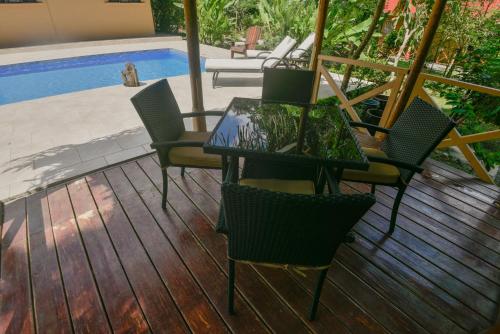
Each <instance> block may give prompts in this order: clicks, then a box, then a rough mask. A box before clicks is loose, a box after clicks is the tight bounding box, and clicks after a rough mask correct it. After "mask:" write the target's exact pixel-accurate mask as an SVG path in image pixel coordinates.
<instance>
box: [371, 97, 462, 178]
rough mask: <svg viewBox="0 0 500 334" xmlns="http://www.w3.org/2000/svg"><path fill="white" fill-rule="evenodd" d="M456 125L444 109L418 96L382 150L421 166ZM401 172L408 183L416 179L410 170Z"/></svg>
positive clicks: (385, 141)
mask: <svg viewBox="0 0 500 334" xmlns="http://www.w3.org/2000/svg"><path fill="white" fill-rule="evenodd" d="M454 126H455V122H453V121H452V120H451V119H450V118H449V117H448V116H446V115H445V114H444V113H443V112H442V111H441V110H439V109H437V108H435V107H433V106H432V105H430V104H429V103H427V102H425V101H423V100H422V99H420V98H418V97H416V98H415V99H414V100H413V101H412V103H411V104H410V105H409V107H408V108H407V109H406V110H405V111H404V112H403V113H401V115H400V116H399V118H398V119H397V120H396V122H395V123H394V125H393V126H392V128H391V133H390V134H389V135H388V136H387V137H386V139H385V140H384V142H383V143H382V146H381V148H382V150H383V151H384V152H385V153H386V154H387V156H388V157H389V158H392V159H395V160H400V161H404V162H407V163H410V164H414V165H420V164H422V163H423V162H424V160H425V159H426V158H427V157H428V156H429V155H430V154H431V152H432V151H433V150H434V149H435V148H436V146H437V145H438V144H439V143H440V142H441V140H443V139H444V137H446V135H447V134H448V133H449V132H450V131H451V129H453V127H454ZM400 173H401V178H402V179H403V181H405V182H406V183H407V182H409V181H410V179H411V178H412V176H413V172H411V171H409V170H406V169H400Z"/></svg>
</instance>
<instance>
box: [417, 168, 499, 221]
mask: <svg viewBox="0 0 500 334" xmlns="http://www.w3.org/2000/svg"><path fill="white" fill-rule="evenodd" d="M433 175H435V174H433ZM436 179H437V180H436ZM413 180H414V181H413V182H412V185H413V186H415V187H417V188H418V189H420V190H425V187H423V186H424V185H425V186H427V187H430V188H433V189H435V190H437V191H439V192H441V193H442V194H445V195H449V196H451V197H453V198H454V200H457V201H458V204H459V206H462V205H470V206H472V207H474V208H475V209H477V210H480V211H482V212H485V213H487V214H489V215H491V216H493V217H494V218H496V219H500V210H499V208H498V207H497V206H496V205H495V203H494V201H493V200H491V199H489V198H488V197H486V196H481V195H480V193H477V192H474V191H469V192H468V195H470V196H467V197H465V196H464V189H468V188H467V187H460V186H454V184H453V183H452V184H451V185H446V184H443V183H441V182H439V181H438V180H439V176H438V177H434V176H433V177H430V178H425V177H423V176H422V175H420V174H418V173H417V174H415V176H414V177H413ZM428 194H429V195H430V194H431V193H428ZM431 196H432V195H431ZM477 197H479V198H477Z"/></svg>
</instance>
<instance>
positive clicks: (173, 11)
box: [151, 0, 184, 33]
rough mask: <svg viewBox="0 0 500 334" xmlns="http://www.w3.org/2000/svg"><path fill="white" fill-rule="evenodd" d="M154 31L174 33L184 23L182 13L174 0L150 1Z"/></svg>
mask: <svg viewBox="0 0 500 334" xmlns="http://www.w3.org/2000/svg"><path fill="white" fill-rule="evenodd" d="M151 9H152V11H153V22H154V25H155V31H156V32H160V33H176V32H178V29H179V26H181V25H183V23H184V13H183V12H182V8H179V6H178V3H177V1H176V0H151Z"/></svg>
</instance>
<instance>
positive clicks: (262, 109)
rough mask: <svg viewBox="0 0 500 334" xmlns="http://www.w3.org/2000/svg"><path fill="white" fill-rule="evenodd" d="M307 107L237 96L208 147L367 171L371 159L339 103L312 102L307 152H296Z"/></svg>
mask: <svg viewBox="0 0 500 334" xmlns="http://www.w3.org/2000/svg"><path fill="white" fill-rule="evenodd" d="M303 108H304V107H303V106H296V105H290V104H282V103H264V102H263V101H262V100H260V99H248V98H239V97H236V98H234V99H233V100H232V101H231V103H230V105H229V106H228V108H227V110H226V112H225V113H224V115H223V117H222V118H221V119H220V120H219V123H218V124H217V126H216V127H215V129H214V131H213V132H212V135H211V136H210V138H209V140H208V141H207V142H206V143H205V145H204V146H203V149H204V151H205V152H206V153H213V154H220V155H223V156H224V155H225V156H233V157H234V156H238V157H252V158H262V159H268V160H278V161H284V162H287V161H289V162H304V163H308V162H309V163H315V164H317V163H321V164H322V165H326V166H331V167H336V168H350V169H361V170H366V169H368V167H369V164H368V160H367V158H366V156H365V154H364V153H363V151H362V150H361V148H360V145H359V142H358V140H357V138H356V136H355V135H354V133H353V132H352V129H351V127H350V126H349V122H348V120H347V117H346V115H345V113H344V112H343V111H342V110H340V109H339V108H337V107H332V106H320V105H310V106H306V107H305V108H309V112H308V118H307V121H306V127H305V141H304V146H303V149H302V152H297V148H296V143H297V138H298V132H299V119H300V115H301V112H302V110H303Z"/></svg>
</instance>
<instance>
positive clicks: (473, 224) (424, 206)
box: [381, 187, 500, 241]
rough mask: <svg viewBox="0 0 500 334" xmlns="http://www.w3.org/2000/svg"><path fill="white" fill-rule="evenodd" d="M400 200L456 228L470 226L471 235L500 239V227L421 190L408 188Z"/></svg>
mask: <svg viewBox="0 0 500 334" xmlns="http://www.w3.org/2000/svg"><path fill="white" fill-rule="evenodd" d="M381 188H382V189H383V190H382V191H383V192H385V193H386V194H388V195H390V196H391V197H394V196H395V194H396V190H395V189H393V188H390V187H381ZM401 202H402V203H405V204H408V205H409V206H411V207H413V208H416V209H417V210H418V211H419V212H420V213H422V214H425V215H427V216H429V217H433V218H434V219H436V220H439V221H446V222H450V224H451V225H453V224H455V225H457V224H458V227H457V229H459V228H461V225H464V226H466V227H470V228H472V229H473V232H472V233H471V235H474V233H482V234H483V235H485V236H486V237H489V238H492V239H494V240H496V241H500V229H497V228H496V227H494V226H492V225H490V224H488V223H486V222H483V221H481V220H479V219H477V218H475V217H472V216H469V215H467V214H466V213H464V212H461V211H459V210H456V209H455V208H453V207H450V206H448V205H446V204H445V203H442V202H441V203H439V201H438V200H435V199H433V198H432V197H431V196H428V195H426V194H423V193H421V192H415V191H412V190H411V189H410V191H409V192H407V193H406V194H405V196H403V199H402V201H401Z"/></svg>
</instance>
